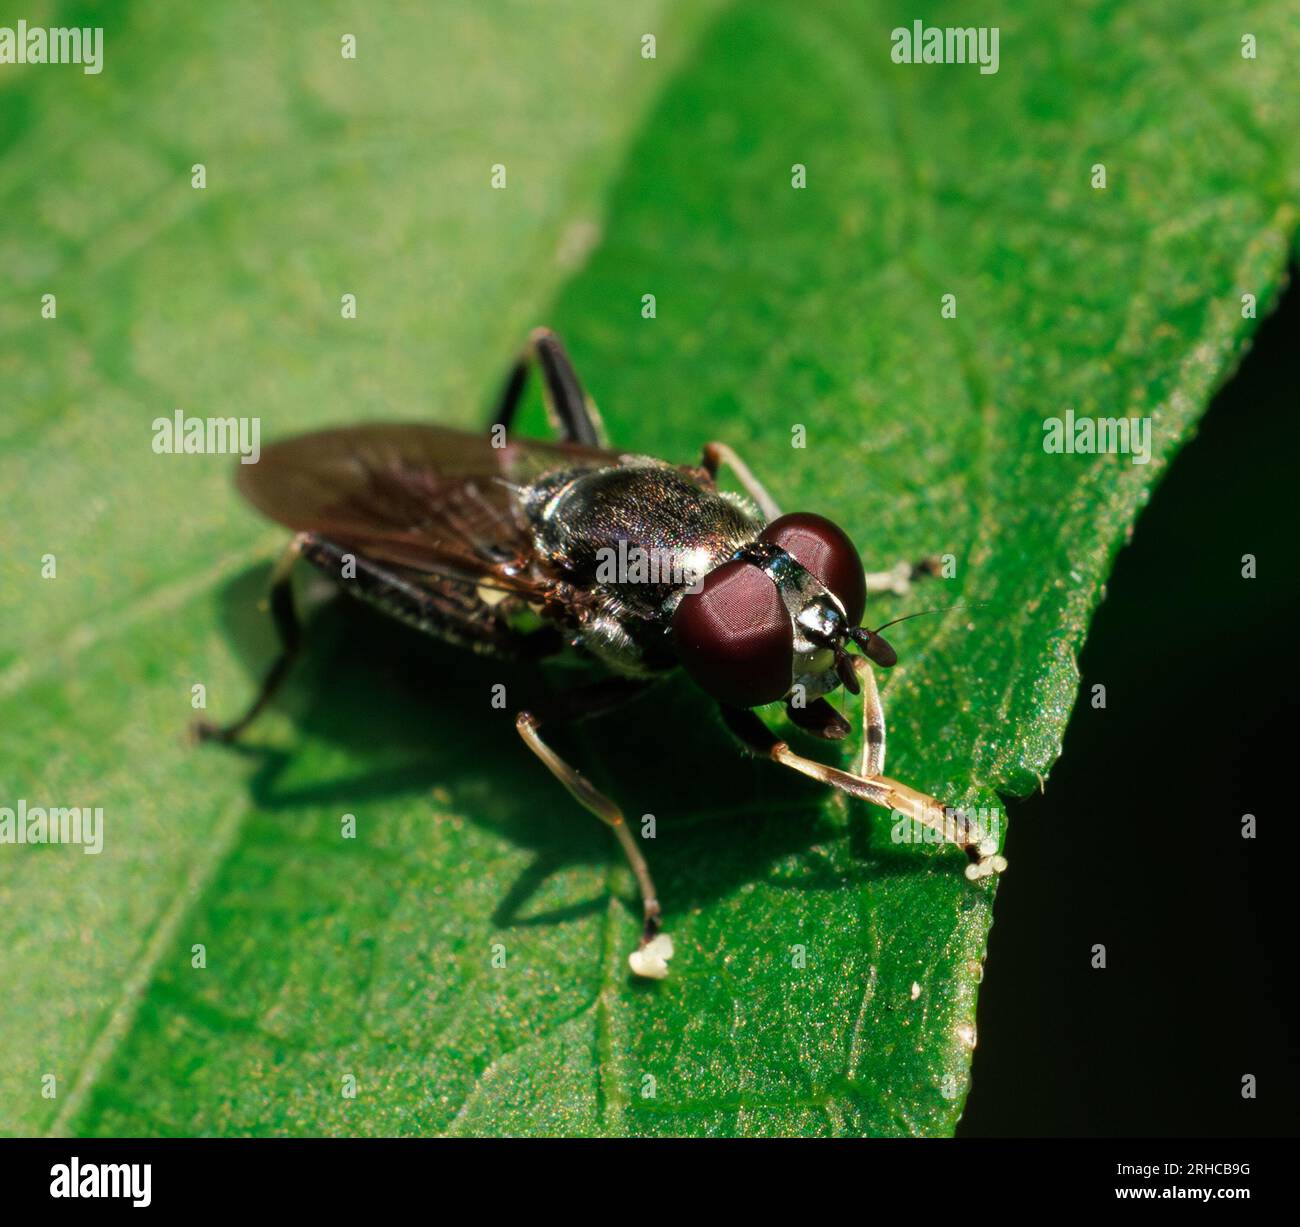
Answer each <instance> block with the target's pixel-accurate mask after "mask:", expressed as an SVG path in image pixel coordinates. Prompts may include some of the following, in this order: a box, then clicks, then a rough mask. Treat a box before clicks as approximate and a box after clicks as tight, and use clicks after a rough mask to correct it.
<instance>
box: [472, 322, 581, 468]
mask: <svg viewBox="0 0 1300 1227" xmlns="http://www.w3.org/2000/svg"><path fill="white" fill-rule="evenodd" d="M534 363H536V364H537V366H538V367H539V368H540V370H541V372H542V398H543V400H544V402H545V404H546V416H547V418H548V419H549V420H550V423H551V426H552V427H553V428H554V429H555V431H556V433H557V434H559V436H560V438H562V439H563V440H564V441H565V442H566V443H581V444H582V445H583V446H585V447H605V446H606V445H607V444H606V440H605V427H604V424H603V423H602V422H601V420H600V413H599V411H598V410H597V409H596V405H595V403H594V402H593V401H592V400H591V398H590V397H589V396H588V395H587V394H586V393H585V392H584V391H583V389H582V383H581V381H580V380H579V379H578V373H577V371H575V370H574V369H573V363H572V362H571V361H569V355H568V354H567V353H565V351H564V346H563V345H562V344H561V343H560V338H559V337H557V336H556V335H555V333H553V332H552V331H551V330H550V329H549V328H534V329H533V331H532V332H531V333H529V335H528V344H527V345H525V346H524V349H523V352H522V353H521V354H520V355H519V357H518V358H516V359H515V364H514V366H512V367H511V368H510V374H509V375H508V376H506V382H505V386H504V387H503V388H502V389H501V395H500V397H499V398H498V400H497V404H496V408H495V409H493V411H492V420H491V421H490V422H489V423H488V427H489V428H490V429H494V428H496V427H498V426H499V427H501V428H502V429H504V430H509V429H510V426H511V424H512V423H513V422H514V418H515V412H516V410H517V409H518V408H519V400H520V397H521V396H522V395H523V391H524V385H525V384H526V383H527V382H528V372H529V371H530V370H531V369H532V366H533V364H534Z"/></svg>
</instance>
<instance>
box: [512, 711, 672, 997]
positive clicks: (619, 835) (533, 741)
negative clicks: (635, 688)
mask: <svg viewBox="0 0 1300 1227" xmlns="http://www.w3.org/2000/svg"><path fill="white" fill-rule="evenodd" d="M608 706H609V705H608V704H606V705H604V707H603V710H608ZM540 727H541V721H540V720H539V719H538V718H537V717H536V716H535V715H533V714H532V713H531V712H526V711H524V712H520V713H519V715H518V716H517V717H516V719H515V728H516V729H517V730H518V731H519V736H520V737H522V738H523V739H524V742H525V744H526V745H527V746H528V748H529V749H530V750H531V751H532V752H533V753H534V754H536V755H537V757H538V758H540V759H541V760H542V762H543V763H544V764H545V765H546V768H547V770H549V771H550V773H551V774H552V775H553V776H555V778H556V779H557V780H559V781H560V783H561V784H563V785H564V787H565V788H567V789H568V790H569V793H570V794H571V795H572V797H573V799H574V800H575V801H577V802H578V804H579V805H582V806H583V807H584V808H586V809H587V810H589V811H590V812H591V813H593V814H595V815H596V817H597V818H599V819H600V820H601V822H603V823H605V825H606V826H608V827H609V828H610V830H611V831H613V832H614V838H615V839H617V840H618V844H619V847H620V848H621V849H622V850H623V855H624V856H625V857H626V858H627V863H628V865H629V866H630V867H631V870H632V876H633V877H634V878H635V879H636V884H637V889H638V890H639V891H640V893H641V906H642V911H643V915H644V925H643V928H642V931H641V941H640V944H639V945H638V946H637V949H636V950H635V951H634V952H633V953H632V954H631V955H630V956H629V958H628V965H629V966H630V967H631V968H632V970H633V971H634V972H636V974H637V975H639V976H646V977H648V978H650V979H654V980H662V979H663V978H664V976H666V975H667V974H668V963H667V960H668V959H670V958H672V953H673V948H672V941H671V939H670V938H669V937H668V935H667V934H666V933H662V932H660V928H659V920H660V910H659V893H658V891H657V890H656V889H655V884H654V879H653V878H652V877H651V876H650V866H649V865H648V864H647V863H646V859H645V856H644V855H643V853H642V852H641V849H640V847H639V846H638V844H637V839H636V836H634V835H633V834H632V832H631V831H630V830H629V829H628V825H627V820H626V819H625V818H624V817H623V811H622V810H621V809H619V807H618V806H617V805H616V804H615V803H614V802H613V801H612V800H610V798H609V797H607V796H605V794H604V793H603V792H601V791H600V790H599V789H598V788H596V786H595V785H594V784H592V783H591V781H590V780H588V779H587V777H586V776H584V775H583V774H582V773H581V772H580V771H578V770H577V769H576V768H575V767H573V766H571V765H570V764H569V763H568V762H566V761H565V760H564V759H563V758H561V757H560V756H559V755H558V754H557V753H556V752H555V751H554V750H553V749H552V748H551V747H550V746H549V745H547V744H546V742H545V741H543V740H542V735H541V733H540V731H539V729H540Z"/></svg>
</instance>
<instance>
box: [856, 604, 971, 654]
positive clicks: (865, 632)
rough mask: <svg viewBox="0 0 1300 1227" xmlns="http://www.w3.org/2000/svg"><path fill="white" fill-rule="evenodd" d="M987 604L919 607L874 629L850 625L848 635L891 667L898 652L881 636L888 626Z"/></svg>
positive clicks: (865, 652) (867, 651)
mask: <svg viewBox="0 0 1300 1227" xmlns="http://www.w3.org/2000/svg"><path fill="white" fill-rule="evenodd" d="M987 604H988V602H987V601H975V602H973V603H972V604H969V605H946V606H944V608H942V609H918V610H917V611H916V612H915V613H910V614H904V615H903V616H902V617H901V618H895V619H894V620H893V621H892V622H886V623H885V624H884V625H883V626H879V627H877V628H876V629H875V630H874V631H873V630H872V629H871V628H870V627H866V626H853V627H850V628H849V631H848V636H849V638H850V639H852V640H853V642H854V643H856V644H857V645H858V647H860V648H861V649H862V654H863V655H864V656H866V657H867V658H868V659H869V660H873V661H875V663H876V664H878V665H879V666H880V667H881V668H882V669H889V668H892V667H893V666H894V665H896V664H897V663H898V653H897V652H895V651H894V649H893V648H892V647H890V645H889V644H888V643H887V642H886V641H885V640H884V639H883V638H881V635H880V632H881V631H883V630H885V629H886V627H890V626H897V625H898V624H899V623H900V622H906V621H907V620H908V619H909V618H921V617H924V616H925V615H926V614H937V613H948V612H950V611H951V610H954V609H977V608H979V607H980V606H982V605H987Z"/></svg>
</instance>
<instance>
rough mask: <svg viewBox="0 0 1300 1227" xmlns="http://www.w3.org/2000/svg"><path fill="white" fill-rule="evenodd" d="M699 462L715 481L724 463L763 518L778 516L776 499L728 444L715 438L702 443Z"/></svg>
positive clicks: (769, 519)
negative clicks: (702, 452)
mask: <svg viewBox="0 0 1300 1227" xmlns="http://www.w3.org/2000/svg"><path fill="white" fill-rule="evenodd" d="M700 464H701V466H702V467H703V468H704V471H705V472H706V473H708V475H709V476H710V477H712V478H713V479H714V480H715V481H716V480H717V476H718V473H719V472H720V471H721V470H722V467H723V465H725V466H726V467H727V468H729V469H730V470H731V471H732V472H733V473H734V474H735V475H736V480H737V481H738V482H740V484H741V485H742V486H744V488H745V493H746V494H748V495H749V497H750V498H752V499H753V500H754V502H755V503H757V504H758V509H759V511H761V512H762V513H763V518H764V519H765V520H767V521H768V522H769V523H770V522H771V521H772V520H776V519H779V518H780V516H781V508H780V507H778V506H777V505H776V499H774V498H773V497H772V496H771V495H770V494H768V492H767V491H766V490H765V489H764V488H763V483H762V482H760V481H759V480H758V478H757V477H755V476H754V474H753V472H752V471H751V469H750V467H749V465H747V464H746V463H745V462H744V461H743V460H742V459H741V458H740V457H739V456H737V455H736V453H735V451H734V450H733V449H732V448H731V447H730V446H729V445H728V444H726V443H719V442H717V441H716V440H715V441H714V442H713V443H706V444H705V445H704V458H703V459H702V460H701V461H700Z"/></svg>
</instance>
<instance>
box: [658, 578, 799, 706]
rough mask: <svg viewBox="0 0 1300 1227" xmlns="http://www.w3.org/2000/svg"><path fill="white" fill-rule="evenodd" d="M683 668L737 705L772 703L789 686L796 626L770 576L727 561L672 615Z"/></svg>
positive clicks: (717, 696) (706, 687)
mask: <svg viewBox="0 0 1300 1227" xmlns="http://www.w3.org/2000/svg"><path fill="white" fill-rule="evenodd" d="M673 634H674V636H675V638H676V641H677V654H678V656H679V657H680V659H681V662H682V667H683V668H684V669H685V670H686V672H687V673H689V674H690V675H691V677H692V678H693V679H694V680H695V682H696V684H697V685H698V686H700V688H701V689H703V690H705V691H707V692H708V693H709V694H711V695H712V696H713V697H714V698H715V699H719V700H721V701H722V702H723V703H730V704H731V705H732V706H733V707H758V706H759V705H760V704H762V703H773V702H775V701H776V700H777V699H779V698H781V696H782V695H784V694H785V692H786V691H787V690H789V689H790V677H791V670H792V667H793V658H794V630H793V628H792V627H791V625H790V615H789V614H788V613H787V612H786V608H785V604H784V602H783V601H782V600H781V596H780V594H779V593H778V592H777V590H776V585H775V584H774V583H773V582H772V581H771V579H770V578H768V576H767V574H766V573H765V572H764V571H762V570H760V569H759V568H758V567H756V566H754V565H753V564H752V563H748V562H739V561H736V562H724V563H723V564H722V566H720V567H715V568H714V569H713V570H712V571H710V572H709V573H708V575H706V576H705V577H704V583H703V585H702V587H701V590H700V591H699V592H696V593H687V595H686V596H684V597H682V600H681V604H680V605H678V606H677V612H676V613H675V614H674V615H673Z"/></svg>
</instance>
